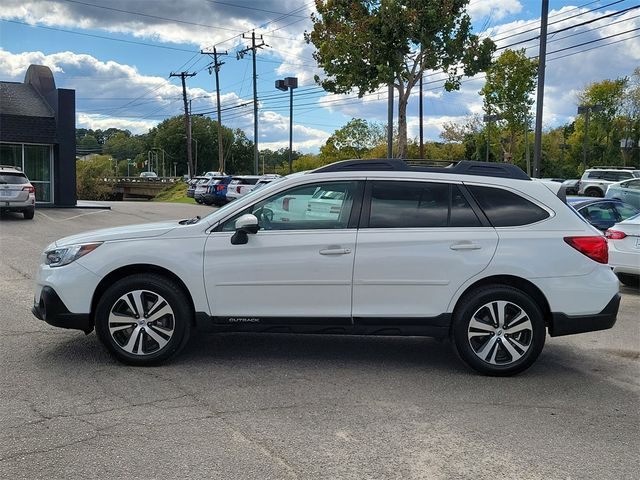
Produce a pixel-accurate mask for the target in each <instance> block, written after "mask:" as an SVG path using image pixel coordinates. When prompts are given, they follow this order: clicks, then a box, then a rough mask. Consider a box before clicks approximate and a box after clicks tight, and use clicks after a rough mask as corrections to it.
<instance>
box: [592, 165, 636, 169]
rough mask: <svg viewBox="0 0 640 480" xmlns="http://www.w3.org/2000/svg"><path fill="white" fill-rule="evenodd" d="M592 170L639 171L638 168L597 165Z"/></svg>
mask: <svg viewBox="0 0 640 480" xmlns="http://www.w3.org/2000/svg"><path fill="white" fill-rule="evenodd" d="M591 169H592V170H593V169H603V170H604V169H607V170H638V167H623V166H622V165H596V166H594V167H591Z"/></svg>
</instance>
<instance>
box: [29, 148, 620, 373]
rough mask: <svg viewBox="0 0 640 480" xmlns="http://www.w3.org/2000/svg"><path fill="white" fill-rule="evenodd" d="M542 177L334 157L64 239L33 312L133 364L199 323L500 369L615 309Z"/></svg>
mask: <svg viewBox="0 0 640 480" xmlns="http://www.w3.org/2000/svg"><path fill="white" fill-rule="evenodd" d="M558 187H559V184H558ZM558 187H556V188H558ZM552 188H553V187H551V186H548V185H547V184H545V183H543V182H540V181H534V180H531V179H530V178H529V177H528V176H527V175H526V174H524V173H523V172H522V170H520V169H518V168H517V167H515V166H513V165H506V164H489V163H481V162H459V163H457V164H455V165H451V166H449V167H444V168H438V167H411V166H409V165H407V164H406V163H405V162H403V161H401V160H370V161H369V160H355V161H344V162H338V163H335V164H332V165H328V166H326V167H322V168H319V169H317V170H314V171H310V172H305V173H299V174H294V175H290V176H288V177H286V178H284V179H281V180H278V181H274V182H272V183H271V184H270V185H268V186H266V187H264V188H261V189H258V190H255V191H254V192H252V193H250V194H248V195H246V196H245V197H243V198H241V199H240V200H237V201H236V202H233V203H231V204H229V205H226V206H225V207H223V208H221V209H219V210H217V211H215V212H213V213H212V214H211V215H209V216H207V217H205V218H202V219H200V218H197V217H196V218H193V219H189V220H181V221H172V222H166V223H155V224H147V225H139V226H127V227H120V228H111V229H106V230H98V231H94V232H89V233H86V234H81V235H75V236H71V237H67V238H63V239H61V240H58V241H57V242H55V243H53V244H51V245H50V246H49V247H47V249H46V251H45V252H44V254H43V257H42V265H41V266H40V269H39V272H38V276H37V284H36V287H35V304H34V307H33V313H34V314H35V316H36V317H38V318H40V319H43V320H45V321H46V322H47V323H50V324H51V325H55V326H58V327H64V328H75V329H79V330H83V331H84V332H86V333H89V332H91V331H92V330H93V329H94V328H95V330H96V333H97V335H98V338H99V339H100V341H101V342H102V343H103V344H104V345H105V346H106V348H107V349H108V350H109V351H110V352H111V353H112V354H113V355H115V356H116V357H117V358H118V359H120V360H121V361H123V362H125V363H129V364H134V365H149V364H155V363H158V362H161V361H163V360H166V359H168V358H169V357H171V356H172V355H175V354H176V353H177V352H178V351H179V350H180V349H181V348H182V347H183V346H184V345H185V343H186V342H187V339H188V337H189V333H190V331H191V330H193V329H195V328H204V327H208V328H210V329H213V330H215V331H219V332H238V331H240V332H293V333H327V334H328V333H331V334H336V333H344V334H376V335H424V336H434V337H440V338H443V337H450V338H451V339H452V343H453V345H454V346H455V349H456V351H457V352H458V354H459V355H460V357H461V358H462V359H463V360H464V361H465V362H466V363H467V364H468V365H469V366H470V367H472V368H474V369H475V370H477V371H479V372H481V373H484V374H489V375H512V374H515V373H518V372H521V371H523V370H525V369H526V368H528V367H529V366H531V364H532V363H533V362H534V361H535V360H536V358H537V357H538V355H539V354H540V352H541V350H542V348H543V345H544V342H545V337H546V334H547V331H548V332H549V334H550V335H551V336H557V335H567V334H574V333H580V332H588V331H593V330H602V329H607V328H611V327H612V326H613V325H614V323H615V321H616V315H617V312H618V306H619V302H620V297H619V295H618V280H617V278H616V276H615V275H614V274H613V272H612V271H611V269H610V268H609V267H608V266H607V243H606V239H605V238H604V237H603V235H602V234H601V233H600V232H598V231H597V230H595V229H594V228H593V227H591V226H590V225H589V224H587V223H586V222H585V221H584V220H583V219H582V218H581V217H580V216H579V215H576V213H575V212H574V211H573V210H571V208H570V207H568V206H567V205H566V204H565V203H564V202H563V200H562V199H561V198H560V197H562V194H561V192H557V191H556V192H554V191H552ZM558 194H560V195H559V196H558ZM325 198H326V200H322V201H318V199H325ZM241 266H246V268H239V267H241Z"/></svg>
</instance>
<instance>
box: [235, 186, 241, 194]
mask: <svg viewBox="0 0 640 480" xmlns="http://www.w3.org/2000/svg"><path fill="white" fill-rule="evenodd" d="M240 190H242V187H241V186H240V185H238V186H237V187H236V192H237V193H240Z"/></svg>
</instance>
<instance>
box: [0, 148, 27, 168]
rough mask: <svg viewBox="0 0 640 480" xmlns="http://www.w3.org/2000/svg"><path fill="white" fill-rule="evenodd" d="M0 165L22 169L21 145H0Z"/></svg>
mask: <svg viewBox="0 0 640 480" xmlns="http://www.w3.org/2000/svg"><path fill="white" fill-rule="evenodd" d="M0 165H11V166H14V167H18V168H22V145H20V144H16V143H3V144H0Z"/></svg>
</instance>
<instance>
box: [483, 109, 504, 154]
mask: <svg viewBox="0 0 640 480" xmlns="http://www.w3.org/2000/svg"><path fill="white" fill-rule="evenodd" d="M501 118H502V117H500V115H485V116H484V117H483V120H484V122H485V123H486V124H487V153H486V156H485V162H488V161H489V149H490V147H491V142H490V140H489V137H490V134H491V124H492V123H493V122H497V121H498V120H500V119H501Z"/></svg>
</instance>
